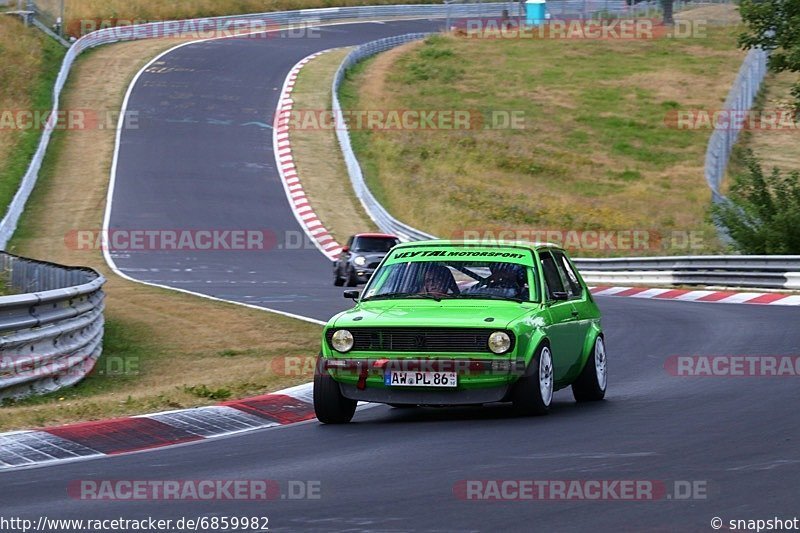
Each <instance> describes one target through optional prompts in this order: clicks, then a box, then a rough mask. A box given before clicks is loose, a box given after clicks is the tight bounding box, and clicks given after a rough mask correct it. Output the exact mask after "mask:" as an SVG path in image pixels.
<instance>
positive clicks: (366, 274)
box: [353, 265, 375, 283]
mask: <svg viewBox="0 0 800 533" xmlns="http://www.w3.org/2000/svg"><path fill="white" fill-rule="evenodd" d="M353 272H355V273H356V278H357V279H358V281H360V282H362V283H366V282H368V281H369V278H371V277H372V274H374V273H375V269H374V268H359V267H357V266H356V265H353Z"/></svg>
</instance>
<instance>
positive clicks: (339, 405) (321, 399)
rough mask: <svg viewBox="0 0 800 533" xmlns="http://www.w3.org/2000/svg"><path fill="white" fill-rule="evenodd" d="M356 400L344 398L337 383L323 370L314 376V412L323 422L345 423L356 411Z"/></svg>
mask: <svg viewBox="0 0 800 533" xmlns="http://www.w3.org/2000/svg"><path fill="white" fill-rule="evenodd" d="M356 403H357V402H356V401H355V400H351V399H349V398H345V397H344V396H343V395H342V391H341V389H340V388H339V384H338V383H337V382H336V380H335V379H333V378H332V377H331V376H330V375H329V374H328V373H327V372H326V371H325V370H317V373H316V375H315V376H314V413H315V414H316V415H317V419H318V420H319V421H320V422H322V423H323V424H347V423H348V422H350V421H351V420H352V419H353V415H354V414H355V412H356Z"/></svg>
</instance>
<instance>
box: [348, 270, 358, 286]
mask: <svg viewBox="0 0 800 533" xmlns="http://www.w3.org/2000/svg"><path fill="white" fill-rule="evenodd" d="M347 286H348V287H357V286H358V278H357V277H356V271H355V270H353V269H352V268H351V269H349V270H348V271H347Z"/></svg>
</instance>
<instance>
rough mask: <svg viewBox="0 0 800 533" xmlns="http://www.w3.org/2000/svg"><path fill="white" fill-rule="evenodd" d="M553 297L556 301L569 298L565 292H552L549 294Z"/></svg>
mask: <svg viewBox="0 0 800 533" xmlns="http://www.w3.org/2000/svg"><path fill="white" fill-rule="evenodd" d="M550 296H552V297H553V300H555V301H557V302H563V301H565V300H569V294H568V293H566V292H560V291H559V292H553V293H551V294H550Z"/></svg>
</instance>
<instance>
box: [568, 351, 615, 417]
mask: <svg viewBox="0 0 800 533" xmlns="http://www.w3.org/2000/svg"><path fill="white" fill-rule="evenodd" d="M607 386H608V368H607V366H606V345H605V342H603V337H599V336H598V337H597V339H596V340H595V341H594V350H593V353H592V355H591V356H590V357H589V360H588V361H586V365H585V366H584V367H583V371H582V372H581V375H580V376H578V379H577V380H575V383H573V384H572V395H573V396H574V397H575V401H576V402H596V401H599V400H602V399H603V398H605V396H606V387H607Z"/></svg>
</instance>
